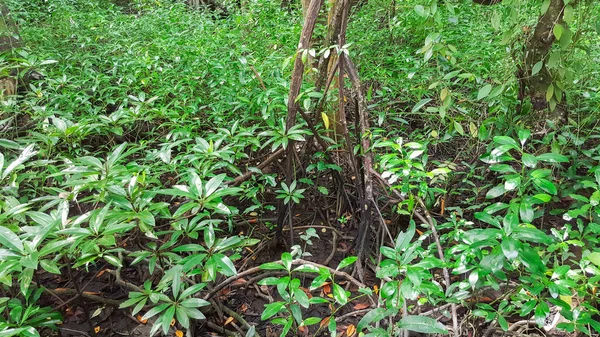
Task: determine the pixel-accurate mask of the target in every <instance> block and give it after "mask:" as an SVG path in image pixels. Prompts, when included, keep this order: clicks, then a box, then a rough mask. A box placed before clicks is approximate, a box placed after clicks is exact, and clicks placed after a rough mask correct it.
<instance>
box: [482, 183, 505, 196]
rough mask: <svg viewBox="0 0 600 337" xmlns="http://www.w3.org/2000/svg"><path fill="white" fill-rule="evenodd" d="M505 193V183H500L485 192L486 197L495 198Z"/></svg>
mask: <svg viewBox="0 0 600 337" xmlns="http://www.w3.org/2000/svg"><path fill="white" fill-rule="evenodd" d="M504 193H506V189H505V188H504V185H498V186H496V187H494V188H492V189H490V190H489V191H488V192H487V193H486V194H485V197H486V199H494V198H497V197H499V196H501V195H503V194H504Z"/></svg>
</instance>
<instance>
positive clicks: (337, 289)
mask: <svg viewBox="0 0 600 337" xmlns="http://www.w3.org/2000/svg"><path fill="white" fill-rule="evenodd" d="M333 298H334V299H335V300H336V301H337V302H338V303H339V304H341V305H345V304H346V303H348V295H347V294H346V290H344V288H342V287H341V286H340V285H339V284H335V283H334V284H333Z"/></svg>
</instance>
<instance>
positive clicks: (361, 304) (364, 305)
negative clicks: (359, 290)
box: [352, 303, 369, 310]
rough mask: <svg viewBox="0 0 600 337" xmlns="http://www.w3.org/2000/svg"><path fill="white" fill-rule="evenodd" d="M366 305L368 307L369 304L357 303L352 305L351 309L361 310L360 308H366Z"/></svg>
mask: <svg viewBox="0 0 600 337" xmlns="http://www.w3.org/2000/svg"><path fill="white" fill-rule="evenodd" d="M368 307H369V305H368V304H367V303H358V304H357V305H355V306H353V307H352V309H354V310H362V309H366V308H368Z"/></svg>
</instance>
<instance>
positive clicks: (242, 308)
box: [240, 303, 248, 313]
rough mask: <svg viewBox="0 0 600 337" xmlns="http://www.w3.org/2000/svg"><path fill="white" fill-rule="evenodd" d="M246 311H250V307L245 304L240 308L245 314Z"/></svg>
mask: <svg viewBox="0 0 600 337" xmlns="http://www.w3.org/2000/svg"><path fill="white" fill-rule="evenodd" d="M246 310H248V305H247V304H246V303H244V304H242V306H241V307H240V312H242V313H244V312H246Z"/></svg>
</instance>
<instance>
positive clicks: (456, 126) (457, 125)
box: [454, 121, 465, 136]
mask: <svg viewBox="0 0 600 337" xmlns="http://www.w3.org/2000/svg"><path fill="white" fill-rule="evenodd" d="M454 130H456V132H458V134H459V135H461V136H464V135H465V130H464V129H463V127H462V124H460V123H459V122H457V121H454Z"/></svg>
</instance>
